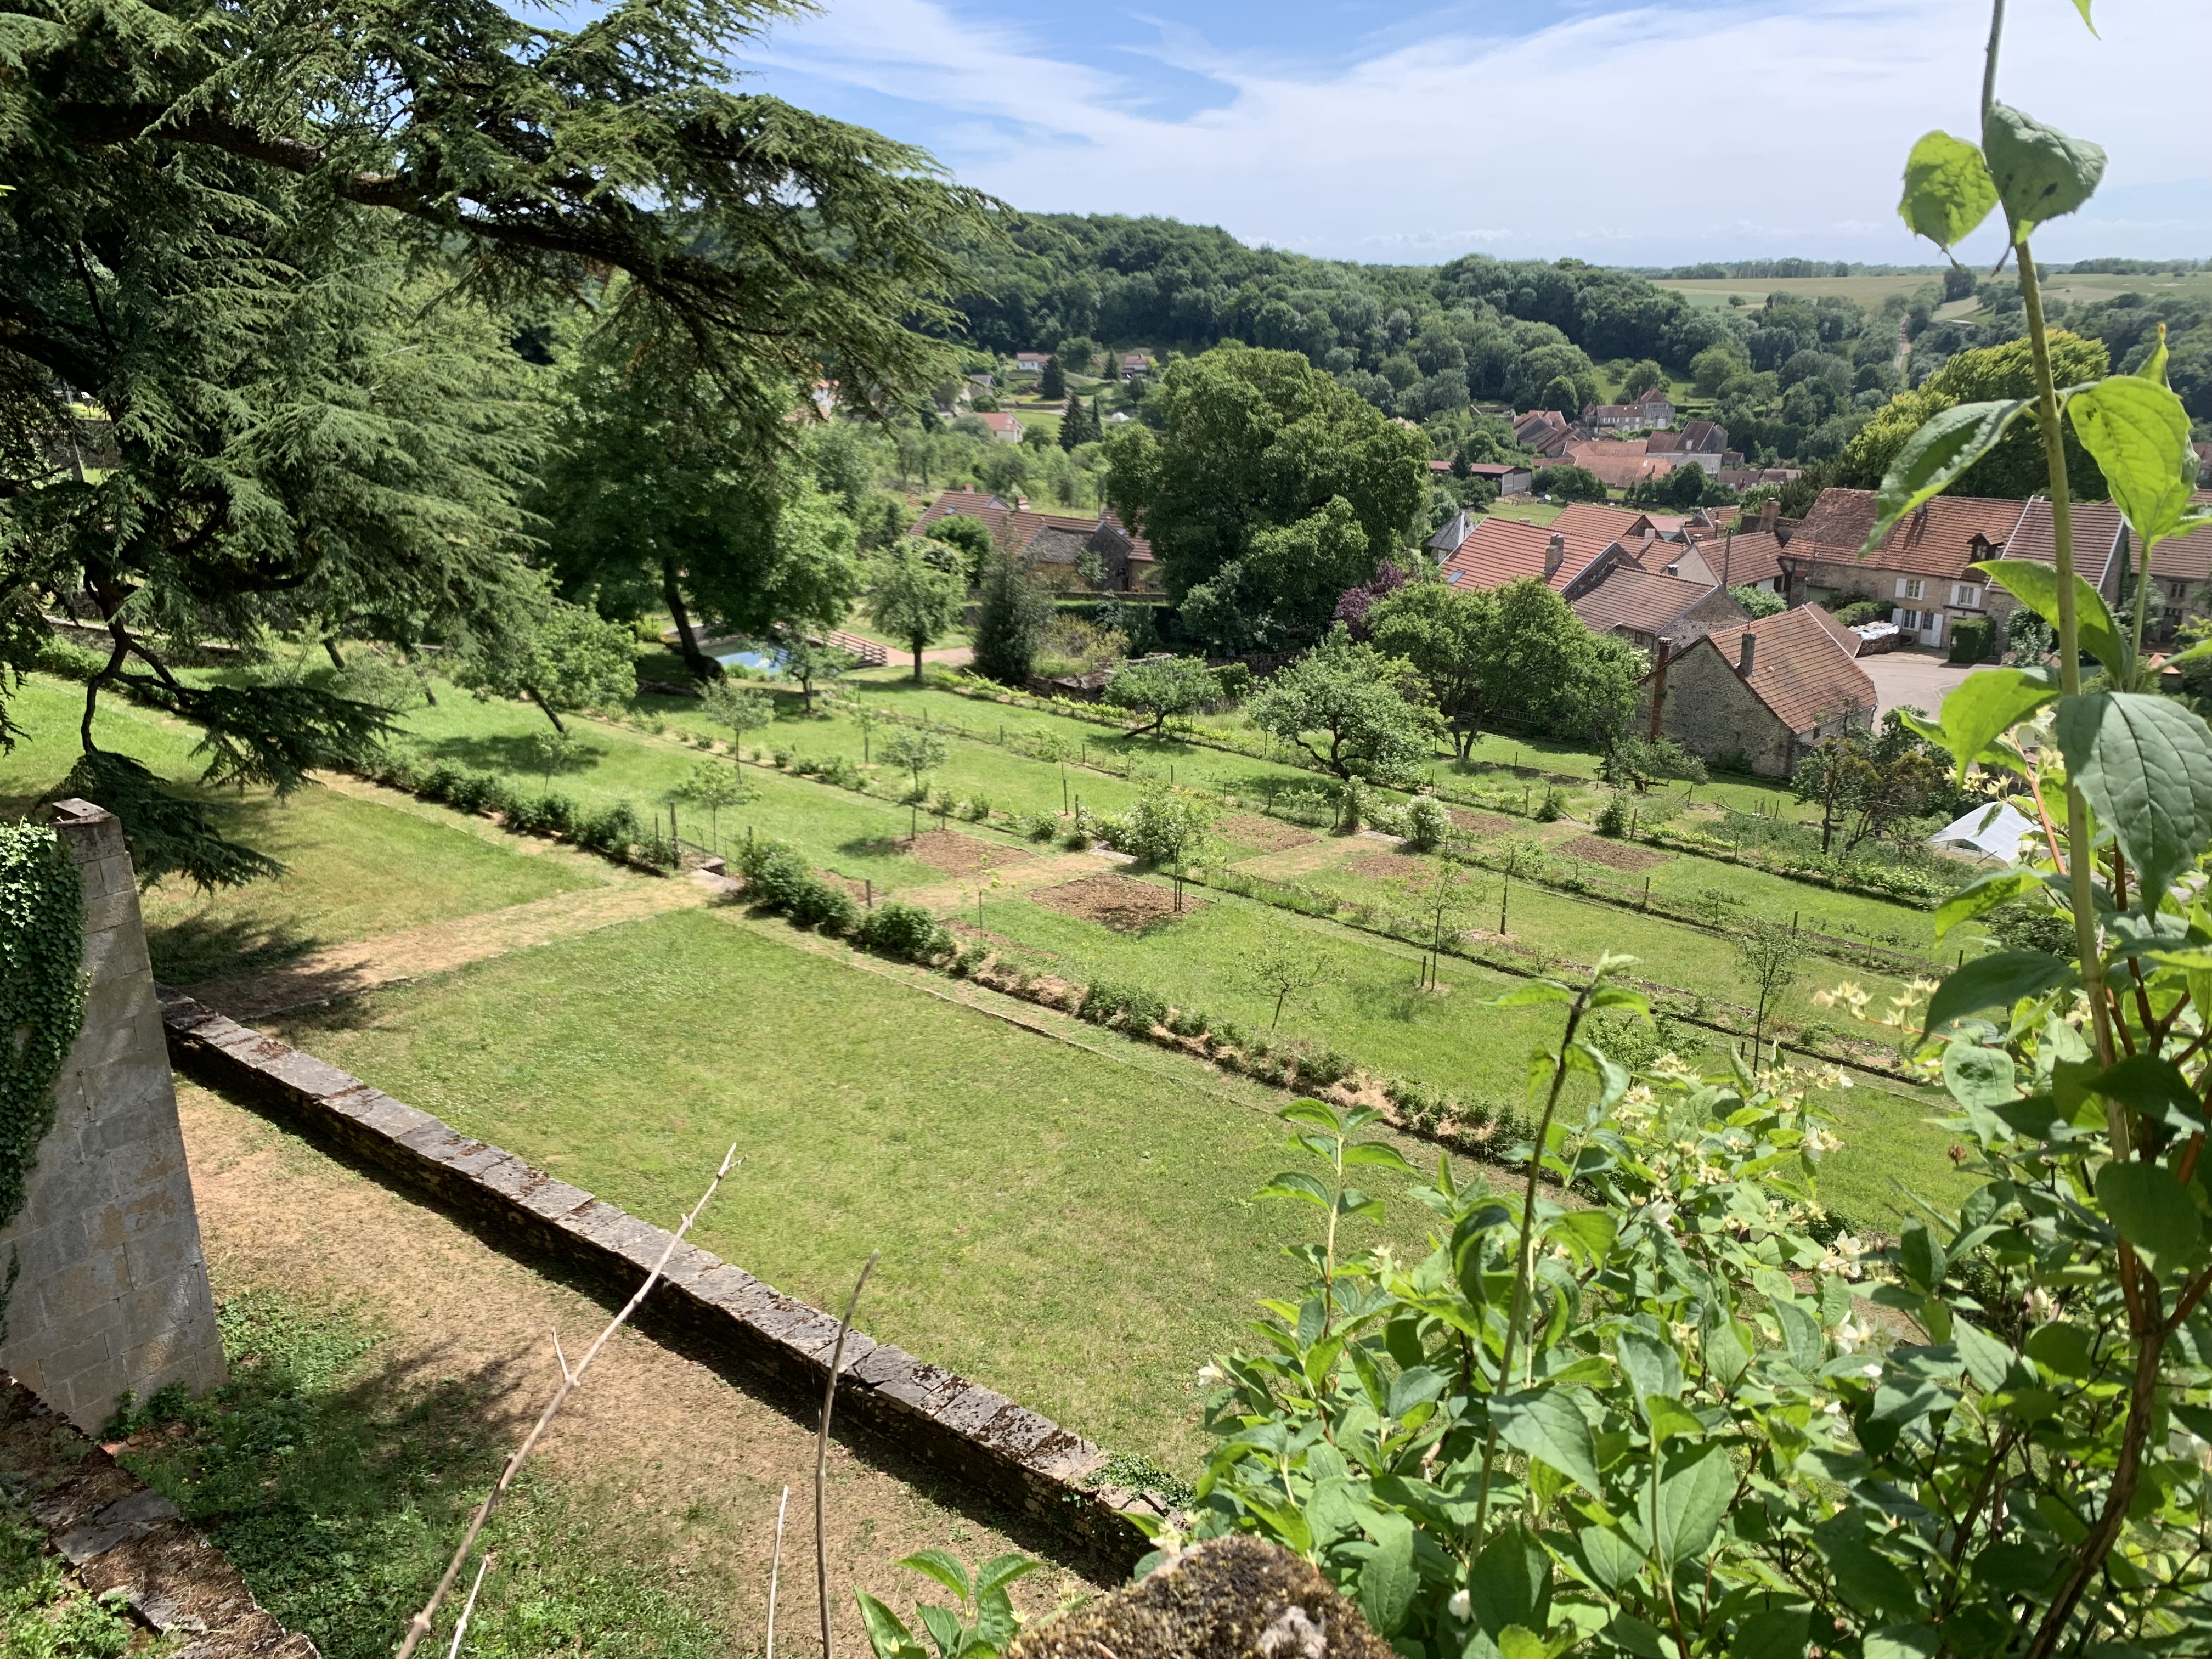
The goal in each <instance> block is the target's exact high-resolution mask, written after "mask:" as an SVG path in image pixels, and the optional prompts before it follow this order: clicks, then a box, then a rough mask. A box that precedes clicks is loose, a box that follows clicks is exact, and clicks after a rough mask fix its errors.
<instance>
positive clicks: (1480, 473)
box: [1429, 461, 1534, 497]
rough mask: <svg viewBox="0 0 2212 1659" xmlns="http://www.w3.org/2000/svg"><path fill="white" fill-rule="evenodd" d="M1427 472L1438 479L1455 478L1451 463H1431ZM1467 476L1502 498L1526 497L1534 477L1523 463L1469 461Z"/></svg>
mask: <svg viewBox="0 0 2212 1659" xmlns="http://www.w3.org/2000/svg"><path fill="white" fill-rule="evenodd" d="M1429 471H1431V472H1432V473H1434V474H1435V475H1436V476H1437V477H1438V478H1445V477H1455V476H1456V475H1455V473H1454V472H1453V471H1452V463H1451V462H1449V461H1431V462H1430V463H1429ZM1467 476H1468V477H1470V478H1480V479H1482V480H1483V481H1484V482H1485V483H1488V484H1489V485H1490V486H1491V487H1492V489H1495V490H1497V492H1498V495H1500V496H1501V497H1502V496H1506V495H1527V494H1528V485H1529V481H1530V479H1531V478H1532V477H1533V476H1534V475H1533V473H1532V472H1531V471H1530V470H1529V468H1528V465H1526V464H1525V463H1523V462H1519V461H1470V462H1468V466H1467Z"/></svg>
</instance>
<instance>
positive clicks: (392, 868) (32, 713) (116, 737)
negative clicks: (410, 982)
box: [0, 678, 593, 983]
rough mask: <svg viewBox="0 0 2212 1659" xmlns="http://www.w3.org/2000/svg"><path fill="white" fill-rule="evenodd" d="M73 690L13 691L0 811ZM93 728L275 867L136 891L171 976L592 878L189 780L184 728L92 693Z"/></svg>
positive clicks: (69, 759) (388, 822)
mask: <svg viewBox="0 0 2212 1659" xmlns="http://www.w3.org/2000/svg"><path fill="white" fill-rule="evenodd" d="M81 709H82V703H81V702H80V701H79V695H78V694H77V692H76V688H74V687H69V686H64V685H61V684H57V683H55V682H53V681H50V680H42V679H39V678H32V679H30V680H28V681H27V682H26V683H25V684H24V686H23V688H22V691H21V697H20V699H19V700H16V701H15V714H16V718H17V719H18V720H19V721H21V724H22V725H23V726H25V727H26V728H27V732H28V735H27V737H25V738H23V739H21V741H19V742H18V743H17V744H16V746H15V749H14V750H13V751H12V752H9V753H8V754H5V755H0V814H4V815H8V816H13V815H14V814H15V813H16V812H20V811H23V810H25V809H27V807H28V806H29V805H30V804H31V803H32V802H33V801H34V800H36V799H38V798H39V797H40V796H41V795H43V794H46V793H48V792H50V791H51V790H52V788H53V787H54V786H55V785H57V784H58V783H59V782H60V781H61V780H62V779H63V778H64V776H66V775H68V773H69V770H70V767H71V766H72V765H74V764H75V763H76V758H77V755H78V752H79V750H78V745H77V735H76V719H77V716H78V714H79V713H80V711H81ZM94 737H95V739H96V740H97V741H99V742H100V743H101V744H103V745H106V746H112V747H113V748H116V749H118V750H122V751H124V752H125V753H128V754H131V755H132V756H135V757H137V758H138V759H139V760H141V761H143V762H144V763H146V764H147V765H149V766H150V767H152V768H153V769H155V771H156V772H159V773H161V775H163V776H165V777H167V778H171V779H173V780H176V781H179V783H181V784H183V785H185V787H186V790H187V793H191V794H194V795H195V796H197V798H198V799H201V800H202V801H203V802H204V804H205V805H207V806H208V808H209V810H210V813H211V814H212V816H213V817H215V819H216V823H217V824H218V825H219V826H220V827H221V828H222V830H223V831H224V833H225V834H227V835H229V836H234V837H235V838H236V839H238V840H240V841H243V842H246V844H247V845H248V846H251V847H252V848H256V849H257V850H258V851H260V852H263V853H266V854H269V855H270V857H272V858H275V859H276V860H279V861H281V862H282V863H283V864H284V865H285V866H286V871H285V873H284V874H283V875H282V876H279V877H277V878H276V879H274V880H272V881H261V882H255V883H253V884H251V885H249V886H246V887H239V888H229V889H225V890H220V891H216V892H211V893H210V892H203V891H202V890H199V889H198V888H196V887H194V886H193V885H192V884H191V883H189V882H185V881H180V880H174V879H172V880H168V881H164V882H161V883H159V884H156V885H155V886H154V887H153V888H152V889H150V890H148V891H147V892H146V893H145V894H144V895H143V900H142V904H143V909H144V912H145V917H146V936H147V943H148V946H149V950H150V951H151V953H152V956H153V959H154V971H155V973H156V974H157V975H161V977H162V978H164V979H166V980H168V981H173V982H176V983H189V982H190V981H193V980H196V979H200V978H204V977H206V976H208V975H213V974H216V973H218V972H226V971H238V970H251V969H257V968H263V967H269V966H273V965H275V964H276V963H280V962H283V961H287V960H289V959H291V958H293V957H298V956H301V955H302V954H304V953H306V952H307V951H313V950H314V949H316V948H318V947H319V946H322V945H336V944H343V943H345V942H348V941H350V940H355V939H372V938H374V937H376V936H378V935H380V934H383V933H398V932H401V931H404V929H407V928H410V927H422V926H423V925H424V924H426V923H428V922H433V921H445V920H447V919H448V918H451V917H454V916H467V915H481V914H482V913H483V912H484V911H487V910H496V909H501V908H504V907H506V906H507V905H510V904H524V903H527V902H530V901H531V900H532V899H540V898H545V897H549V896H551V895H553V894H555V893H560V892H565V891H568V890H573V889H575V888H579V887H585V886H589V885H591V884H592V880H593V878H592V875H591V874H590V873H589V872H587V871H582V870H579V869H577V868H574V867H573V866H569V865H568V864H565V863H563V862H561V861H559V860H551V859H543V858H530V859H526V858H518V857H516V856H515V855H514V854H513V853H512V852H511V851H509V850H507V848H501V847H498V846H495V845H489V844H487V843H486V842H483V841H482V840H480V839H478V838H477V837H476V836H471V835H469V834H468V833H467V832H466V831H465V830H461V829H455V828H453V827H450V826H448V825H445V824H441V823H435V822H433V821H430V820H428V819H425V818H422V817H416V816H415V815H413V814H411V813H407V812H400V811H393V810H392V808H390V807H387V806H382V805H378V804H376V803H375V802H373V801H364V800H358V799H353V798H351V797H349V796H346V795H343V794H340V793H337V792H336V791H334V790H330V789H325V788H321V787H313V786H311V787H307V788H303V789H301V790H298V791H295V793H293V794H292V795H291V797H290V798H289V799H282V800H280V799H277V798H276V796H275V795H274V794H272V793H270V792H269V791H267V790H265V789H254V790H246V791H243V792H241V791H239V790H235V789H225V790H210V789H203V788H199V787H197V786H195V785H193V784H192V780H194V779H196V778H197V776H198V775H199V770H200V769H199V767H198V766H197V764H195V763H193V761H192V758H191V748H192V744H193V743H194V741H195V740H196V739H195V738H193V736H192V734H191V732H189V731H188V730H187V729H186V728H185V727H184V726H181V725H179V724H178V723H176V722H173V721H170V720H164V719H162V718H161V717H160V716H158V715H155V714H152V713H149V711H147V710H144V709H140V708H133V707H132V706H131V705H130V704H128V703H125V702H121V701H120V700H119V699H112V698H110V699H104V700H103V701H102V703H101V706H100V716H99V720H98V721H97V723H96V724H95V726H94Z"/></svg>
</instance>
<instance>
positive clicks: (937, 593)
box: [868, 547, 965, 685]
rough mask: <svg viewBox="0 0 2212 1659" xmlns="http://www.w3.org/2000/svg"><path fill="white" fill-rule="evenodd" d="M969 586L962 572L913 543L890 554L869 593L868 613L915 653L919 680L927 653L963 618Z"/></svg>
mask: <svg viewBox="0 0 2212 1659" xmlns="http://www.w3.org/2000/svg"><path fill="white" fill-rule="evenodd" d="M964 592H965V589H964V587H963V584H962V582H961V580H960V578H959V577H957V576H956V575H953V574H951V573H950V572H949V571H944V570H940V569H939V568H937V567H936V566H935V565H933V564H931V563H930V562H928V561H927V560H926V559H924V558H923V557H922V556H921V553H920V552H919V551H917V550H915V549H914V548H912V547H902V548H900V549H897V550H896V551H894V552H892V553H890V554H889V555H887V556H885V557H884V559H883V560H882V561H881V562H880V563H879V564H878V574H877V577H876V585H875V587H874V589H873V591H872V592H870V593H869V595H868V615H869V616H870V617H872V618H873V619H874V621H875V624H876V626H877V627H878V628H880V629H883V630H884V632H885V633H886V634H889V635H890V636H891V637H892V638H893V639H895V640H896V641H899V642H900V643H901V644H902V645H904V646H905V647H907V649H908V650H909V651H911V652H913V653H914V681H915V684H916V685H919V684H921V653H923V652H924V651H926V650H927V649H928V648H929V647H930V646H931V645H933V643H935V642H936V641H938V640H939V639H941V638H943V637H944V635H945V633H946V632H947V631H948V630H950V629H951V627H952V624H953V623H956V622H957V621H959V620H960V601H961V599H962V597H963V594H964Z"/></svg>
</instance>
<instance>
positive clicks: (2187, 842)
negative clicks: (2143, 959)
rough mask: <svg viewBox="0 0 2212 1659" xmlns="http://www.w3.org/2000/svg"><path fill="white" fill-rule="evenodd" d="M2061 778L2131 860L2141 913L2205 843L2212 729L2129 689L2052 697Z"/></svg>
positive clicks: (2211, 800) (2211, 790)
mask: <svg viewBox="0 0 2212 1659" xmlns="http://www.w3.org/2000/svg"><path fill="white" fill-rule="evenodd" d="M2057 732H2058V748H2059V751H2060V752H2061V753H2062V754H2063V755H2064V756H2065V757H2066V773H2067V775H2068V777H2069V778H2070V779H2072V781H2074V782H2075V784H2076V785H2077V786H2079V787H2080V788H2081V793H2083V794H2084V795H2087V797H2088V799H2089V805H2091V806H2092V807H2093V808H2094V809H2095V811H2096V814H2097V819H2098V822H2099V823H2100V825H2102V826H2103V827H2104V828H2106V829H2110V830H2111V831H2112V836H2113V838H2114V839H2115V840H2116V841H2118V842H2119V847H2120V851H2121V852H2123V853H2124V854H2126V855H2127V860H2128V862H2129V863H2130V865H2132V866H2134V870H2135V877H2136V887H2137V892H2136V898H2137V902H2138V904H2139V906H2140V908H2142V909H2143V910H2144V911H2145V912H2146V913H2148V912H2149V911H2151V910H2153V909H2155V908H2156V907H2157V902H2158V899H2159V896H2160V895H2162V894H2163V893H2164V892H2165V891H2166V889H2167V888H2169V887H2171V886H2172V884H2173V881H2174V878H2175V877H2177V876H2179V874H2180V873H2181V872H2183V871H2184V870H2186V869H2188V868H2189V867H2190V866H2191V865H2192V864H2194V863H2195V862H2196V860H2197V854H2198V852H2199V851H2201V850H2202V849H2203V847H2204V846H2205V844H2206V843H2207V842H2212V729H2208V728H2207V727H2206V726H2205V724H2204V722H2203V720H2199V719H2198V718H2197V716H2196V715H2194V714H2191V713H2190V712H2189V711H2188V710H2187V709H2185V708H2182V707H2181V706H2180V705H2179V703H2175V702H2168V701H2167V700H2166V698H2164V697H2157V696H2143V695H2141V694H2139V693H2131V692H2126V691H2099V692H2095V693H2093V694H2091V695H2089V696H2077V697H2068V698H2066V699H2065V700H2064V701H2063V702H2061V703H2060V704H2059V705H2058V720H2057Z"/></svg>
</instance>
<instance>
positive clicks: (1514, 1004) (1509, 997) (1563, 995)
mask: <svg viewBox="0 0 2212 1659" xmlns="http://www.w3.org/2000/svg"><path fill="white" fill-rule="evenodd" d="M1573 1000H1575V994H1574V993H1573V992H1572V991H1570V990H1569V989H1567V987H1565V986H1564V985H1561V984H1560V983H1559V981H1556V980H1548V979H1539V980H1531V981H1529V982H1528V983H1527V984H1525V985H1516V986H1515V987H1513V988H1512V989H1511V990H1510V991H1508V992H1506V993H1505V994H1504V995H1502V996H1497V997H1492V999H1491V1000H1490V1001H1489V1002H1488V1003H1487V1004H1486V1005H1485V1006H1487V1007H1492V1008H1525V1007H1527V1006H1528V1005H1529V1004H1531V1003H1537V1002H1572V1001H1573Z"/></svg>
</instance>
